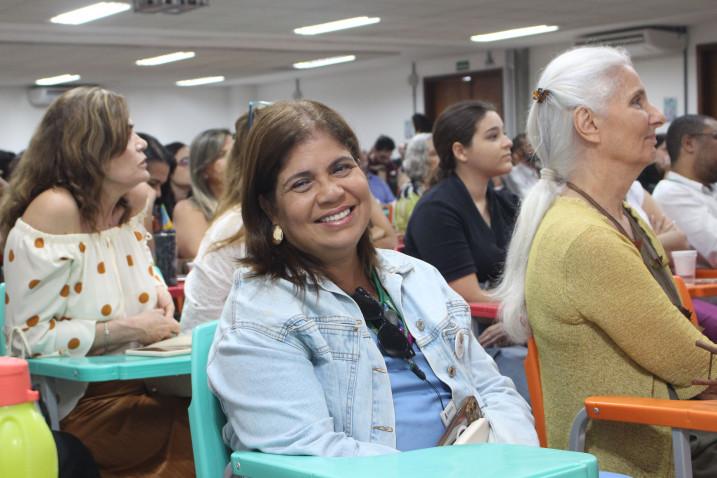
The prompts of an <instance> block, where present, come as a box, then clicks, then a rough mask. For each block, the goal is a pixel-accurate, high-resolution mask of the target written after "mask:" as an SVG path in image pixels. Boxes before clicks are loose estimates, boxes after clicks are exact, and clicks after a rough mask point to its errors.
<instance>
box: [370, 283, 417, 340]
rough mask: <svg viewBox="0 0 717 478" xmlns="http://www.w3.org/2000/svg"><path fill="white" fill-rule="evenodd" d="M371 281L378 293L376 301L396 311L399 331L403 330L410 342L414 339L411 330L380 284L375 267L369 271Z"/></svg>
mask: <svg viewBox="0 0 717 478" xmlns="http://www.w3.org/2000/svg"><path fill="white" fill-rule="evenodd" d="M371 283H372V284H373V286H374V288H375V289H376V293H377V294H378V301H379V302H380V303H381V306H383V307H384V308H388V309H391V310H392V311H394V312H395V313H396V315H397V316H398V319H399V320H400V322H401V323H400V324H399V328H400V329H401V332H403V334H404V335H405V336H406V338H407V339H408V342H409V343H411V344H412V343H413V340H414V339H413V336H412V335H411V332H409V330H408V327H406V321H405V320H404V319H403V314H401V312H399V310H398V307H396V304H394V303H393V299H391V296H390V295H388V292H386V289H384V288H383V285H381V281H380V280H379V278H378V274H377V273H376V270H375V269H374V270H372V271H371Z"/></svg>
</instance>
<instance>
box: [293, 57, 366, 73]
mask: <svg viewBox="0 0 717 478" xmlns="http://www.w3.org/2000/svg"><path fill="white" fill-rule="evenodd" d="M355 59H356V55H346V56H332V57H331V58H320V59H318V60H311V61H300V62H298V63H294V68H296V69H297V70H306V69H308V68H320V67H322V66H329V65H336V64H337V63H347V62H349V61H354V60H355Z"/></svg>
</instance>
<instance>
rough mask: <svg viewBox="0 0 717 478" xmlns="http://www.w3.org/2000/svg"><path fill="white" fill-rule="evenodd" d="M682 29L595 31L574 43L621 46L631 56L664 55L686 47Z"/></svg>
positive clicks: (578, 44)
mask: <svg viewBox="0 0 717 478" xmlns="http://www.w3.org/2000/svg"><path fill="white" fill-rule="evenodd" d="M682 30H683V29H677V30H672V29H671V30H661V29H658V28H641V29H635V30H620V31H614V32H604V33H595V34H591V35H585V36H582V37H580V38H578V39H577V41H576V42H575V45H577V46H584V45H607V46H615V47H623V48H625V49H626V50H627V51H628V52H629V53H630V55H631V56H632V57H633V58H640V57H649V56H664V55H669V54H673V53H677V52H680V51H682V50H683V49H684V48H685V47H686V45H687V35H686V33H684V31H682Z"/></svg>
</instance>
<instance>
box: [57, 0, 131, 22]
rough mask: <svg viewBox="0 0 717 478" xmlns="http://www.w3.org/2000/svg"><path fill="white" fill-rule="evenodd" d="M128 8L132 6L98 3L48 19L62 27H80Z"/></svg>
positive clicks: (116, 3) (127, 4)
mask: <svg viewBox="0 0 717 478" xmlns="http://www.w3.org/2000/svg"><path fill="white" fill-rule="evenodd" d="M130 8H132V6H131V5H130V4H129V3H120V2H99V3H94V4H92V5H88V6H86V7H82V8H78V9H77V10H72V11H71V12H66V13H63V14H61V15H57V16H56V17H52V18H50V21H51V22H52V23H61V24H63V25H81V24H83V23H87V22H91V21H94V20H97V19H100V18H104V17H109V16H110V15H114V14H115V13H121V12H125V11H127V10H129V9H130Z"/></svg>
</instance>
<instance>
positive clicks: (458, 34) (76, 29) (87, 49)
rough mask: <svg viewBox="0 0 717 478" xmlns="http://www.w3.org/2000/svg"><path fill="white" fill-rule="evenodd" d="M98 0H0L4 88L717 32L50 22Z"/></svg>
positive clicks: (680, 12) (404, 2)
mask: <svg viewBox="0 0 717 478" xmlns="http://www.w3.org/2000/svg"><path fill="white" fill-rule="evenodd" d="M94 1H95V0H0V86H25V85H30V84H32V83H33V82H34V80H35V79H36V78H39V77H45V76H54V75H59V74H62V73H73V74H80V75H82V82H86V83H97V84H111V85H123V86H171V85H173V84H174V81H176V80H180V79H186V78H194V77H198V76H214V75H224V76H225V77H227V83H229V84H232V83H235V84H237V83H252V82H255V81H258V79H259V78H266V77H267V76H266V75H272V74H281V73H282V72H284V73H286V72H291V71H292V70H293V69H292V67H291V65H292V63H294V62H297V61H303V60H311V59H316V58H323V57H326V56H333V55H338V54H355V55H356V56H357V57H358V60H357V62H367V61H370V60H373V63H371V64H375V63H376V61H380V60H381V59H383V60H384V61H386V62H389V61H395V60H396V59H398V58H411V59H420V58H430V57H438V56H441V55H446V54H451V55H455V54H464V53H470V52H475V51H479V50H481V49H485V48H488V47H490V48H504V47H525V46H532V45H536V44H546V43H556V42H564V41H572V40H573V39H574V38H575V37H576V36H577V35H579V34H584V33H588V32H596V31H602V30H610V29H615V28H622V27H630V26H646V25H684V26H689V25H694V24H698V23H707V22H712V23H714V24H715V25H716V28H717V0H287V1H284V2H281V1H278V0H210V5H209V6H208V7H204V8H199V9H197V10H194V11H190V12H187V13H184V14H181V15H168V14H142V13H133V12H131V11H129V12H125V13H120V14H118V15H114V16H111V17H108V18H105V19H101V20H98V21H95V22H92V23H88V24H86V25H82V26H64V25H54V24H51V23H50V22H49V19H50V18H51V17H53V16H55V15H57V14H59V13H63V12H66V11H69V10H72V9H75V8H79V7H83V6H86V5H88V4H91V3H94ZM360 15H368V16H378V17H381V23H379V24H376V25H371V26H367V27H363V28H356V29H352V30H346V31H343V32H337V33H330V34H325V35H319V36H314V37H302V36H298V35H294V34H293V33H292V30H293V29H294V28H297V27H300V26H306V25H312V24H316V23H322V22H326V21H332V20H338V19H342V18H348V17H354V16H360ZM538 24H557V25H559V26H560V28H561V31H560V32H557V33H553V34H548V35H542V36H539V37H532V38H525V39H519V40H512V41H508V42H500V43H493V44H489V46H485V45H480V44H476V43H472V42H470V41H469V37H470V36H471V35H474V34H477V33H490V32H493V31H497V30H504V29H508V28H516V27H521V26H529V25H538ZM187 49H191V50H194V51H196V53H197V56H196V58H194V59H191V60H187V61H181V62H177V63H172V64H167V65H163V66H157V67H138V66H135V64H134V61H135V60H136V59H139V58H143V57H147V56H153V55H158V54H162V53H169V52H171V51H176V50H187ZM334 68H340V67H334ZM324 70H325V71H326V72H329V71H330V68H327V69H324ZM299 75H300V74H296V75H295V76H299ZM225 84H226V83H225Z"/></svg>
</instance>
